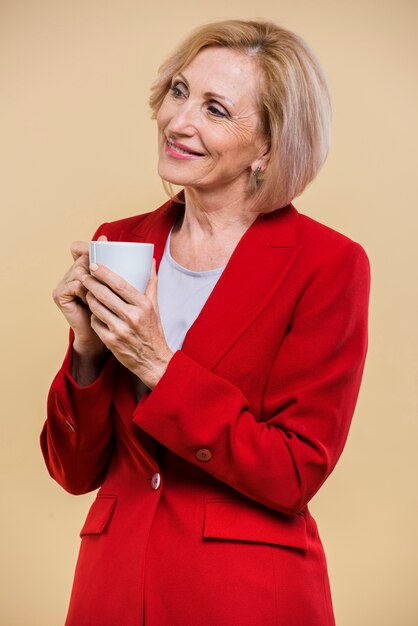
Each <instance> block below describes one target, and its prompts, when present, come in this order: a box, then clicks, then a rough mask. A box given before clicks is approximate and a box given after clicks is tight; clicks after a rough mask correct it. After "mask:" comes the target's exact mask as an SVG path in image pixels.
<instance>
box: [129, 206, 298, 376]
mask: <svg viewBox="0 0 418 626" xmlns="http://www.w3.org/2000/svg"><path fill="white" fill-rule="evenodd" d="M181 210H182V204H180V203H178V202H176V201H174V200H171V201H169V202H167V203H166V204H165V205H163V206H162V207H161V208H160V209H157V210H156V211H154V212H153V213H150V214H148V215H147V216H146V219H142V220H140V223H139V224H137V225H134V226H133V227H132V229H131V230H130V232H129V237H130V240H134V241H146V242H150V243H154V246H155V253H154V256H155V258H156V262H157V268H158V266H159V263H160V261H161V258H162V255H163V252H164V247H165V243H166V240H167V237H168V234H169V232H170V230H171V228H172V226H173V224H174V221H175V219H176V217H177V216H178V214H179V211H181ZM297 219H298V212H297V211H296V209H295V208H294V207H293V205H288V206H287V207H284V208H283V209H279V210H276V211H273V212H270V213H264V214H260V215H259V216H258V217H257V219H256V220H255V221H254V223H253V224H252V225H251V226H250V228H249V229H248V230H247V231H246V233H245V234H244V235H243V237H242V238H241V240H240V241H239V243H238V245H237V246H236V248H235V250H234V252H233V254H232V256H231V258H230V259H229V262H228V264H227V266H226V267H225V270H224V271H223V273H222V275H221V277H220V278H219V280H218V282H217V284H216V285H215V287H214V289H213V291H212V293H211V294H210V296H209V298H208V300H207V302H206V304H205V305H204V307H203V309H202V311H201V312H200V314H199V316H198V317H197V319H196V321H195V322H194V324H193V325H192V327H191V328H190V329H189V331H188V333H187V335H186V338H185V341H184V344H183V348H182V350H183V352H185V354H187V355H189V356H190V357H191V358H193V359H195V360H196V361H197V362H199V363H201V364H202V365H204V366H205V367H207V368H209V369H213V368H214V367H215V366H216V364H217V363H218V362H219V360H220V359H221V358H222V357H223V356H224V355H225V354H226V352H227V351H228V350H229V348H230V347H231V346H232V345H233V344H234V343H235V341H237V339H238V338H239V337H240V335H241V334H242V333H243V332H244V331H245V329H246V328H248V326H249V325H250V324H251V323H252V322H253V320H254V319H255V318H256V317H257V316H258V315H259V314H260V313H261V311H262V310H263V309H264V308H265V306H266V305H267V303H268V302H269V300H270V299H271V298H272V296H273V294H274V293H275V292H276V290H277V288H278V287H279V285H280V284H281V283H282V281H283V279H284V278H285V276H286V274H287V273H288V271H289V269H290V267H291V266H292V264H293V262H294V260H295V259H296V257H297V255H298V253H299V250H300V247H301V246H300V245H298V244H297V241H296V233H297ZM126 235H127V236H128V233H126Z"/></svg>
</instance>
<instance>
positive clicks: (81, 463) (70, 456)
mask: <svg viewBox="0 0 418 626" xmlns="http://www.w3.org/2000/svg"><path fill="white" fill-rule="evenodd" d="M71 358H72V343H70V346H69V348H68V352H67V354H66V356H65V359H64V362H63V364H62V367H61V369H60V370H59V372H58V373H57V375H56V377H55V379H54V381H53V383H52V385H51V388H50V390H49V394H48V405H47V419H46V422H45V424H44V427H43V430H42V433H41V449H42V453H43V456H44V459H45V463H46V466H47V468H48V471H49V473H50V475H51V476H52V478H54V479H55V480H56V481H57V482H58V483H59V484H60V485H61V487H63V488H64V489H66V491H69V492H70V493H73V494H82V493H87V492H88V491H92V490H93V489H97V487H99V486H100V485H101V483H102V480H103V477H104V475H105V473H106V469H107V465H108V462H109V459H110V455H111V451H112V433H113V428H112V422H111V418H110V403H111V399H112V390H113V379H114V370H115V365H116V364H115V360H114V359H113V357H112V356H109V357H108V360H107V362H106V364H105V366H104V368H103V370H102V372H101V374H100V376H99V378H98V379H97V380H96V381H94V383H92V384H91V385H88V386H86V387H79V385H77V383H76V382H75V381H74V380H73V378H72V377H71V375H70V367H71Z"/></svg>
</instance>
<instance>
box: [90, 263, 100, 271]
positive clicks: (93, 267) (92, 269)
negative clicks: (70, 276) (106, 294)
mask: <svg viewBox="0 0 418 626" xmlns="http://www.w3.org/2000/svg"><path fill="white" fill-rule="evenodd" d="M98 269H99V266H98V265H97V263H91V265H90V271H91V272H95V271H96V270H98Z"/></svg>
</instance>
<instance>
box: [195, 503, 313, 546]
mask: <svg viewBox="0 0 418 626" xmlns="http://www.w3.org/2000/svg"><path fill="white" fill-rule="evenodd" d="M203 536H204V537H206V538H211V539H231V540H235V541H255V542H259V543H272V544H276V545H282V546H290V547H293V548H300V549H302V550H306V548H307V534H306V521H305V517H304V515H303V513H300V514H297V515H285V514H284V513H279V512H278V511H273V510H272V509H268V508H266V507H262V506H261V505H252V504H248V503H246V502H240V501H234V500H216V501H208V502H207V503H206V514H205V525H204V530H203Z"/></svg>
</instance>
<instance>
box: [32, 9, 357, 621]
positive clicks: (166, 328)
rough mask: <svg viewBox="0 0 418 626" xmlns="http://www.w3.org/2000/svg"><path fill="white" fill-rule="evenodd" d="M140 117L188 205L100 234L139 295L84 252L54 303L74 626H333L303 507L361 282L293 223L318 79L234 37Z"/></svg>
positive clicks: (319, 557)
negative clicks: (146, 254) (75, 553)
mask: <svg viewBox="0 0 418 626" xmlns="http://www.w3.org/2000/svg"><path fill="white" fill-rule="evenodd" d="M150 102H151V107H152V109H153V111H154V114H155V117H156V120H157V125H158V137H159V174H160V176H161V177H162V178H163V179H164V180H165V181H167V182H169V183H175V184H177V185H181V186H182V187H183V189H184V191H183V192H182V194H180V195H179V196H178V197H176V198H174V199H172V200H170V201H168V202H167V203H166V204H165V205H163V206H162V207H160V208H159V209H157V210H155V211H153V212H151V213H148V214H145V215H139V216H137V217H133V218H127V219H123V220H119V221H117V222H113V223H110V224H104V225H102V226H101V227H100V228H99V229H98V231H97V233H96V237H107V239H109V240H121V241H147V242H152V243H154V244H155V258H156V269H154V270H153V272H152V275H151V278H150V281H149V284H148V286H147V289H146V292H145V294H141V293H139V292H138V291H136V290H135V289H134V288H133V287H131V286H130V285H129V284H127V283H126V282H125V281H123V280H122V279H121V278H119V277H118V276H116V275H115V274H113V273H112V272H111V271H110V270H108V269H107V268H106V267H104V266H97V265H92V266H90V273H89V266H88V256H87V245H86V244H82V243H77V244H74V245H73V248H72V252H73V256H74V259H75V262H74V264H73V266H72V267H71V268H70V270H69V272H68V273H67V274H66V276H65V277H64V279H63V280H62V281H61V282H60V284H59V285H58V287H57V288H56V290H55V292H54V299H55V302H56V304H57V305H58V306H59V308H60V309H61V311H62V312H63V314H64V315H65V317H66V318H67V320H68V322H69V324H70V327H71V335H70V339H71V341H70V347H69V350H68V353H67V356H66V358H65V360H64V363H63V365H62V367H61V369H60V371H59V372H58V374H57V376H56V378H55V380H54V382H53V384H52V387H51V390H50V395H49V401H48V419H47V421H46V424H45V427H44V430H43V433H42V448H43V453H44V456H45V460H46V464H47V466H48V469H49V472H50V473H51V475H52V476H53V477H54V478H55V479H56V480H57V481H58V482H59V484H60V485H62V486H63V487H64V489H66V490H67V491H69V492H70V493H74V494H80V493H86V492H88V491H91V490H93V489H96V488H98V487H100V490H99V492H98V494H97V498H96V500H95V502H94V503H93V505H92V507H91V509H90V512H89V514H88V516H87V519H86V522H85V524H84V527H83V529H82V531H81V536H82V543H81V548H80V555H79V559H78V563H77V568H76V573H75V580H74V586H73V592H72V597H71V602H70V608H69V613H68V617H67V625H68V626H91V625H92V624H94V625H97V626H115V625H120V626H134V625H135V626H137V625H138V624H141V623H142V624H146V625H147V626H177V625H178V626H180V625H181V626H191V625H193V626H194V625H199V626H237V625H238V624H239V625H240V626H270V625H271V626H273V625H275V626H278V625H280V626H324V625H325V624H327V625H328V626H330V625H331V624H334V617H333V612H332V603H331V596H330V591H329V585H328V578H327V570H326V563H325V557H324V553H323V549H322V546H321V542H320V539H319V536H318V532H317V529H316V525H315V522H314V520H313V518H312V516H311V515H310V512H309V510H308V506H307V504H308V502H309V500H310V499H311V498H312V496H313V495H314V494H315V492H316V491H317V490H318V489H319V487H320V486H321V485H322V483H323V482H324V480H325V479H326V478H327V476H328V475H329V474H330V472H331V471H332V469H333V468H334V466H335V463H336V462H337V460H338V458H339V456H340V454H341V451H342V449H343V446H344V443H345V440H346V437H347V433H348V428H349V424H350V420H351V417H352V414H353V410H354V406H355V402H356V398H357V394H358V389H359V385H360V379H361V375H362V369H363V364H364V358H365V354H366V343H367V338H366V324H367V300H368V284H369V270H368V262H367V258H366V255H365V254H364V252H363V250H362V248H361V247H360V246H358V245H357V244H356V243H354V242H352V241H350V240H349V239H348V238H346V237H344V236H343V235H341V234H338V233H336V232H335V231H333V230H331V229H329V228H327V227H325V226H323V225H321V224H319V223H317V222H315V221H313V220H311V219H309V218H308V217H305V216H303V215H301V214H299V213H298V212H297V211H296V209H295V208H294V207H293V205H291V204H290V201H291V200H292V199H293V198H294V197H295V196H297V195H298V194H300V193H301V192H302V190H303V189H304V188H305V186H306V185H307V184H308V183H309V182H310V181H311V180H312V179H313V178H314V176H315V175H316V173H317V172H318V170H319V169H320V167H321V165H322V163H323V161H324V159H325V157H326V154H327V148H328V135H329V132H328V131H329V118H330V112H329V94H328V90H327V87H326V82H325V80H324V77H323V74H322V71H321V69H320V66H319V65H318V62H317V61H316V59H315V58H314V56H313V55H312V53H311V52H310V50H309V49H308V48H307V46H306V44H305V43H304V42H303V41H302V40H300V39H299V38H298V37H297V36H296V35H294V34H292V33H290V32H288V31H286V30H284V29H282V28H279V27H277V26H276V25H274V24H270V23H259V22H252V21H248V22H246V21H227V22H220V23H215V24H209V25H207V26H204V27H202V28H200V29H198V30H197V31H195V32H194V33H193V34H192V35H191V36H190V37H189V38H188V39H187V40H186V41H185V42H184V43H183V44H182V45H181V46H180V48H179V49H178V50H177V51H176V52H175V54H173V55H172V56H171V57H170V59H168V61H166V63H165V64H164V65H163V66H162V68H161V70H160V74H159V78H158V80H157V82H156V83H155V85H154V87H153V90H152V95H151V100H150ZM156 271H158V279H157V273H156Z"/></svg>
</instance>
